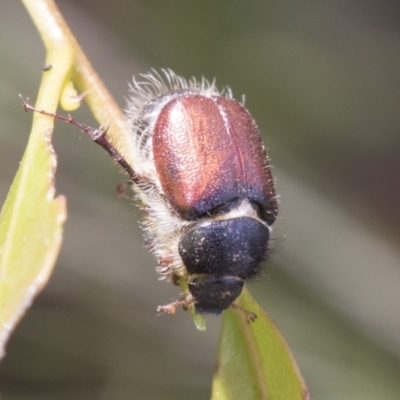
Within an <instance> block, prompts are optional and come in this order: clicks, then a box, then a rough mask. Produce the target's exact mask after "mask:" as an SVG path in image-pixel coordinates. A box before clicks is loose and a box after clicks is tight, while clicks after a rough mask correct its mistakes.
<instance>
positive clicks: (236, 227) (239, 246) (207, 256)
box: [179, 217, 269, 314]
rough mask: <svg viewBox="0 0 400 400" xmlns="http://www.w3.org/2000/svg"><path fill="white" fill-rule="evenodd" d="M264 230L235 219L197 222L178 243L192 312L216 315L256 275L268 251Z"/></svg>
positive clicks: (252, 222)
mask: <svg viewBox="0 0 400 400" xmlns="http://www.w3.org/2000/svg"><path fill="white" fill-rule="evenodd" d="M268 239H269V230H268V227H267V226H266V225H264V224H262V223H261V222H259V221H257V220H256V219H254V218H250V217H239V218H232V219H227V220H217V221H212V222H207V223H200V224H197V225H194V226H193V227H192V228H190V229H189V230H188V231H187V232H186V233H185V234H184V235H183V236H182V238H181V239H180V241H179V254H180V256H181V258H182V261H183V263H184V264H185V267H186V270H187V272H188V274H189V291H190V293H191V294H192V296H193V299H194V305H195V310H196V313H198V314H205V313H210V314H220V313H221V312H222V311H223V310H225V309H226V308H228V307H229V306H230V305H231V304H232V303H233V301H234V300H235V299H236V298H237V297H238V296H239V294H240V292H241V291H242V288H243V283H244V280H246V279H249V278H251V277H252V276H255V275H257V272H258V271H259V269H260V264H261V262H262V261H263V259H264V258H265V254H266V252H267V248H268Z"/></svg>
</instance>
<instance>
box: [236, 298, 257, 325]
mask: <svg viewBox="0 0 400 400" xmlns="http://www.w3.org/2000/svg"><path fill="white" fill-rule="evenodd" d="M231 307H232V308H234V309H236V310H240V311H243V312H244V313H245V314H246V321H247V323H248V324H249V323H250V322H254V321H255V320H256V319H257V315H256V314H254V313H253V312H251V311H249V310H246V309H245V308H243V307H241V306H239V304H236V303H232V304H231Z"/></svg>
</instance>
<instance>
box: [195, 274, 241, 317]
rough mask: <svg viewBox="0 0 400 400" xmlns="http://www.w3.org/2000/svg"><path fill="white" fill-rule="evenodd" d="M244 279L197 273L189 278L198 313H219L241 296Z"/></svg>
mask: <svg viewBox="0 0 400 400" xmlns="http://www.w3.org/2000/svg"><path fill="white" fill-rule="evenodd" d="M243 284H244V282H243V279H240V278H237V277H234V276H223V277H215V276H211V275H197V276H193V277H190V278H189V291H190V293H191V294H192V296H193V298H194V299H195V302H194V309H195V311H196V313H197V314H215V315H219V314H221V312H222V311H223V310H225V309H227V308H228V307H229V306H230V305H231V304H232V303H233V302H234V301H235V299H236V298H237V297H238V296H239V294H240V292H241V291H242V289H243Z"/></svg>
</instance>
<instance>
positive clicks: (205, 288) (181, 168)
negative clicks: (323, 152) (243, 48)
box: [24, 70, 277, 317]
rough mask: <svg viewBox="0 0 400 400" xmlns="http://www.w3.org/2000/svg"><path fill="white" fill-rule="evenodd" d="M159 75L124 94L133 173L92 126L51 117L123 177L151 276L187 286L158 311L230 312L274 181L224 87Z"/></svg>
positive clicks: (251, 263)
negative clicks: (84, 137) (85, 138)
mask: <svg viewBox="0 0 400 400" xmlns="http://www.w3.org/2000/svg"><path fill="white" fill-rule="evenodd" d="M162 72H163V74H164V78H163V77H162V76H161V75H160V74H159V73H157V72H155V71H153V72H152V73H151V74H148V75H142V77H143V78H144V81H142V82H139V81H137V80H134V82H133V85H132V87H131V92H132V93H131V97H130V100H129V102H128V107H127V110H126V111H127V116H128V120H129V122H130V128H131V132H132V136H131V138H132V146H131V147H132V151H133V152H134V153H135V154H134V157H133V159H135V160H137V163H136V165H135V166H134V167H132V166H130V165H129V164H128V163H127V162H126V161H125V160H124V158H123V157H122V156H121V155H120V153H119V152H118V151H117V150H116V149H115V148H114V147H113V145H112V144H111V143H110V141H108V139H107V138H106V136H105V132H104V131H102V130H101V129H99V130H93V129H91V128H89V127H87V126H86V125H82V124H79V123H77V122H76V121H75V120H73V119H72V118H65V117H61V116H59V115H54V114H50V115H53V116H55V117H56V118H59V119H64V120H67V122H69V123H73V124H75V125H77V126H79V127H80V128H81V129H82V130H84V131H85V132H87V133H89V134H90V135H91V137H92V138H93V140H94V141H96V142H97V143H99V144H100V145H101V146H103V147H104V148H105V149H106V150H107V151H108V152H109V153H110V154H111V155H112V156H113V158H114V159H115V160H116V161H117V162H118V163H120V164H121V165H122V167H123V168H124V169H125V170H126V171H127V172H128V174H129V175H130V177H131V179H132V181H133V183H134V185H133V186H134V190H135V193H136V199H137V201H138V203H139V205H140V206H141V208H143V210H144V212H145V218H144V222H143V224H142V226H143V230H144V235H145V238H146V241H147V244H148V246H149V248H150V249H151V251H152V252H153V253H154V254H155V256H156V258H157V260H158V267H157V270H158V272H159V273H160V274H161V276H162V277H163V278H166V279H168V280H170V281H173V282H175V283H176V282H178V281H179V280H183V281H185V282H186V283H187V286H188V292H187V293H185V294H184V297H183V298H182V299H180V300H177V301H175V302H173V303H171V304H169V305H166V306H160V307H158V311H159V312H166V313H169V314H174V313H175V309H176V307H177V306H178V305H182V306H183V307H187V306H189V305H193V306H194V309H195V312H196V313H197V314H216V315H218V314H220V313H221V312H222V311H223V310H225V309H227V308H228V307H230V306H234V307H238V306H236V305H235V304H234V303H233V302H234V301H235V299H236V298H237V297H238V296H239V294H240V293H241V291H242V288H243V285H244V282H245V281H246V280H248V279H250V278H252V277H255V276H256V275H257V274H258V273H259V271H260V265H261V262H262V261H263V260H264V258H265V256H266V254H267V251H268V242H269V236H270V232H271V225H272V224H273V223H274V221H275V218H276V216H277V200H276V196H275V190H274V183H273V179H272V176H271V172H270V168H269V164H268V157H267V155H266V152H265V149H264V146H263V144H262V142H261V138H260V134H259V131H258V128H257V126H256V124H255V122H254V120H253V118H252V117H251V115H250V114H249V112H248V111H247V110H246V108H245V107H244V106H243V105H242V104H241V103H239V102H238V101H236V100H234V99H233V98H232V94H231V92H230V90H229V89H227V90H224V91H222V92H220V91H218V90H217V89H216V87H215V85H214V83H209V82H208V81H206V80H204V79H203V80H202V81H201V82H197V81H196V80H195V79H193V78H192V79H191V80H189V81H187V80H185V79H184V78H182V77H180V76H178V75H176V74H175V73H173V72H172V71H171V70H163V71H162ZM24 104H25V108H26V109H30V110H34V111H39V112H42V113H45V112H44V111H40V110H35V109H33V107H31V106H29V105H28V104H27V103H26V102H25V103H24ZM238 308H239V307H238ZM248 314H250V316H251V317H252V316H254V314H253V315H252V314H251V313H248Z"/></svg>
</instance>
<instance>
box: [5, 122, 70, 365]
mask: <svg viewBox="0 0 400 400" xmlns="http://www.w3.org/2000/svg"><path fill="white" fill-rule="evenodd" d="M51 132H52V120H51V119H49V118H45V117H43V116H39V118H38V119H37V120H36V124H34V125H33V128H32V133H31V136H30V140H29V143H28V146H27V148H26V151H25V154H24V157H23V159H22V162H21V165H20V167H19V170H18V172H17V174H16V176H15V179H14V182H13V184H12V186H11V190H10V192H9V194H8V197H7V199H6V202H5V204H4V206H3V208H2V211H1V214H0V358H1V357H2V356H3V355H4V346H5V344H6V342H7V339H8V338H9V336H10V334H11V332H12V330H13V329H14V327H15V325H16V324H17V322H18V321H19V319H20V318H21V317H22V315H23V314H24V312H25V310H26V309H27V308H28V307H29V306H30V304H31V302H32V300H33V298H34V297H35V296H36V295H37V294H38V292H39V291H40V290H41V289H42V287H43V286H44V285H45V283H46V282H47V280H48V277H49V275H50V273H51V270H52V268H53V265H54V263H55V260H56V257H57V254H58V251H59V248H60V244H61V237H62V225H63V222H64V221H65V216H66V211H65V198H64V197H62V196H59V197H57V198H56V199H54V191H55V189H54V185H53V179H54V171H55V168H56V157H55V154H54V151H53V148H52V146H51V143H50V138H51Z"/></svg>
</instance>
